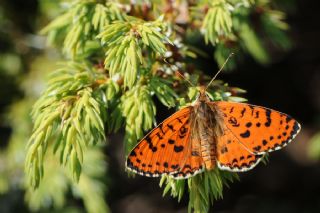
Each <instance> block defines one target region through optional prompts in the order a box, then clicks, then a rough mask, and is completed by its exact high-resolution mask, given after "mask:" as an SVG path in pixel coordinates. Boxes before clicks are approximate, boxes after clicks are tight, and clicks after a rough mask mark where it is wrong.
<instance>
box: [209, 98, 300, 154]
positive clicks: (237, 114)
mask: <svg viewBox="0 0 320 213" xmlns="http://www.w3.org/2000/svg"><path fill="white" fill-rule="evenodd" d="M212 104H216V105H217V106H218V107H219V109H220V110H221V111H222V113H223V117H224V123H225V125H226V128H227V129H229V130H230V131H231V132H232V134H234V136H235V137H236V138H237V140H238V141H239V143H241V144H242V145H244V146H245V147H247V148H248V150H249V151H250V152H252V153H254V154H264V153H266V152H271V151H275V150H278V149H281V148H282V147H284V146H286V145H287V144H288V143H290V142H291V141H292V140H293V138H294V137H295V136H296V135H297V134H298V133H299V131H300V129H301V127H300V124H299V123H298V122H297V121H295V120H294V119H293V118H291V117H290V116H289V115H287V114H284V113H281V112H278V111H275V110H272V109H268V108H264V107H260V106H255V105H250V104H245V103H233V102H224V101H220V102H212Z"/></svg>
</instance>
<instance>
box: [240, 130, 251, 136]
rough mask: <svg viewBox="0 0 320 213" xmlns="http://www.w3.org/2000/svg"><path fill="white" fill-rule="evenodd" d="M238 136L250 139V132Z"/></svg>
mask: <svg viewBox="0 0 320 213" xmlns="http://www.w3.org/2000/svg"><path fill="white" fill-rule="evenodd" d="M240 136H241V137H242V138H248V137H250V131H249V130H246V131H245V132H244V133H241V134H240Z"/></svg>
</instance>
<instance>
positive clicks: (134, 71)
mask: <svg viewBox="0 0 320 213" xmlns="http://www.w3.org/2000/svg"><path fill="white" fill-rule="evenodd" d="M162 19H163V17H160V18H159V19H157V20H156V21H153V22H145V21H143V20H140V19H136V18H133V17H131V18H128V21H115V22H113V23H112V24H110V25H108V26H107V27H106V29H105V30H104V31H103V32H102V33H100V34H99V35H98V38H99V39H101V42H102V44H103V45H104V46H105V47H106V58H105V61H104V64H105V68H106V69H108V70H109V73H110V76H111V77H112V76H114V75H116V74H120V75H121V76H123V78H124V87H129V88H132V87H133V85H134V84H135V83H136V80H137V78H138V77H139V76H140V75H141V73H140V70H142V69H143V68H148V67H146V66H148V64H149V63H150V61H149V60H154V58H155V57H156V56H157V55H158V56H162V57H164V54H165V52H166V50H167V49H166V46H165V43H168V44H171V42H170V40H169V39H168V38H167V37H166V35H165V34H164V30H165V28H166V25H165V24H164V23H163V22H162ZM146 58H147V59H146Z"/></svg>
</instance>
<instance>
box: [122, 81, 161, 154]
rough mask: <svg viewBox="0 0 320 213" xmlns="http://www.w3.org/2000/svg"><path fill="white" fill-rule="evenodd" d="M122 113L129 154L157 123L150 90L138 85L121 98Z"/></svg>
mask: <svg viewBox="0 0 320 213" xmlns="http://www.w3.org/2000/svg"><path fill="white" fill-rule="evenodd" d="M121 111H122V113H123V116H124V117H125V119H126V135H125V141H126V146H127V147H126V152H129V151H130V150H131V149H132V148H133V146H134V145H135V144H136V142H137V140H138V139H139V138H142V136H143V133H144V131H146V130H149V129H150V128H151V127H152V126H153V124H154V123H155V115H156V107H155V105H154V102H153V101H152V99H151V95H150V88H149V87H148V86H146V85H136V86H135V87H133V88H132V89H131V90H129V91H128V92H126V93H125V94H124V95H123V96H122V98H121Z"/></svg>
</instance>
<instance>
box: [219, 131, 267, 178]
mask: <svg viewBox="0 0 320 213" xmlns="http://www.w3.org/2000/svg"><path fill="white" fill-rule="evenodd" d="M262 157H263V156H262V155H256V154H254V153H253V152H251V151H250V150H249V149H248V148H247V147H245V146H244V145H242V144H241V143H240V141H239V140H238V139H237V137H236V136H235V135H234V134H233V133H232V132H231V131H230V130H229V129H226V130H225V131H224V135H223V136H221V137H219V139H218V143H217V165H218V167H219V169H222V170H228V171H232V172H244V171H248V170H250V169H252V168H253V167H255V166H256V165H257V164H258V163H259V162H260V160H261V159H262Z"/></svg>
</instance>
